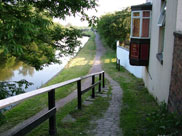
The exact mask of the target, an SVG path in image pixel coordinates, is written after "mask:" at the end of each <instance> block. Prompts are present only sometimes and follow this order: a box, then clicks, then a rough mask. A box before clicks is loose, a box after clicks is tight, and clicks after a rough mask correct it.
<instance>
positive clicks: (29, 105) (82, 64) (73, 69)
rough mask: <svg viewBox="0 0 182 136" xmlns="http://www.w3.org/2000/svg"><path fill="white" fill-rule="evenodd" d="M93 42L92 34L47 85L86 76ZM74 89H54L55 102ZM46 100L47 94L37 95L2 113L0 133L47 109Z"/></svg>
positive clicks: (72, 87)
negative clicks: (3, 117) (2, 119)
mask: <svg viewBox="0 0 182 136" xmlns="http://www.w3.org/2000/svg"><path fill="white" fill-rule="evenodd" d="M94 40H95V37H94V34H93V33H92V36H91V37H90V39H89V41H88V42H87V43H86V45H85V46H84V48H83V49H81V50H80V52H79V53H78V55H77V56H76V57H75V58H74V59H72V60H71V61H70V62H69V63H68V64H67V65H66V67H65V68H64V69H63V70H62V71H61V73H59V74H58V75H57V76H56V77H55V78H53V79H52V80H51V81H50V82H49V83H47V85H51V84H55V83H59V82H63V81H66V80H69V79H72V78H76V77H80V76H84V75H86V74H88V72H89V70H90V68H91V66H92V64H93V59H94V56H95V50H96V47H95V43H94ZM75 89H76V84H73V85H68V86H65V87H62V88H59V89H56V100H59V99H61V98H63V97H65V96H67V95H68V94H70V93H71V92H72V91H73V90H75ZM47 99H48V98H47V94H43V95H39V96H37V97H34V98H31V99H28V100H26V101H24V102H22V103H20V104H18V105H16V106H15V107H13V108H12V109H11V110H9V111H6V112H4V113H3V114H4V116H5V122H3V123H2V124H1V125H0V133H2V132H3V131H5V130H8V129H10V128H11V127H12V126H15V125H16V124H18V123H19V122H22V121H23V120H25V119H27V118H29V117H31V116H33V115H34V114H36V113H37V112H39V111H40V110H42V109H43V108H45V107H47Z"/></svg>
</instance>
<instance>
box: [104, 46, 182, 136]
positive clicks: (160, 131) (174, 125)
mask: <svg viewBox="0 0 182 136" xmlns="http://www.w3.org/2000/svg"><path fill="white" fill-rule="evenodd" d="M102 63H103V69H104V70H105V71H106V72H107V73H108V74H109V75H110V76H111V77H112V78H113V79H114V80H115V81H117V82H118V83H119V84H120V86H121V87H122V89H123V105H122V110H121V114H120V126H121V128H122V130H123V133H124V136H157V135H170V136H178V135H179V133H180V132H181V130H182V127H181V126H182V120H181V119H180V118H179V117H178V116H177V115H175V114H171V113H169V112H168V111H167V108H166V105H165V104H162V105H158V104H157V102H156V100H155V99H154V98H153V96H151V95H150V94H149V93H148V90H147V89H146V88H145V87H144V83H143V81H142V79H138V78H136V77H135V76H133V75H132V74H130V73H129V72H128V71H127V70H125V69H124V68H123V67H121V71H118V70H116V53H115V51H114V50H112V49H110V48H108V47H106V53H105V55H104V56H103V57H102Z"/></svg>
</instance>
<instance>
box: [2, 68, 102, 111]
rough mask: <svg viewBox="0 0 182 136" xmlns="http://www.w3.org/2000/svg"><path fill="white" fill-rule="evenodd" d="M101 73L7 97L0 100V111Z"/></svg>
mask: <svg viewBox="0 0 182 136" xmlns="http://www.w3.org/2000/svg"><path fill="white" fill-rule="evenodd" d="M103 72H104V71H101V72H97V73H93V74H89V75H86V76H82V77H78V78H74V79H71V80H68V81H64V82H61V83H58V84H54V85H51V86H48V87H44V88H40V89H37V90H34V91H30V92H27V93H24V94H19V95H16V96H12V97H9V98H6V99H2V100H0V109H2V108H5V107H7V106H9V105H12V104H14V103H18V102H20V101H23V100H26V99H28V98H31V97H33V96H36V95H40V94H42V93H46V92H49V91H51V90H53V89H57V88H60V87H63V86H65V85H68V84H71V83H74V82H77V81H78V80H83V79H86V78H88V77H91V76H93V75H99V74H102V73H103Z"/></svg>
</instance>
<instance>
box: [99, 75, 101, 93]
mask: <svg viewBox="0 0 182 136" xmlns="http://www.w3.org/2000/svg"><path fill="white" fill-rule="evenodd" d="M99 82H100V83H99V93H100V92H101V73H100V74H99Z"/></svg>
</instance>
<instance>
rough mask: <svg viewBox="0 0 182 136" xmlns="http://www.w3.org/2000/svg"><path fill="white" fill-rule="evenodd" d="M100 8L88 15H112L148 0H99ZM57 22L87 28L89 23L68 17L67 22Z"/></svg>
mask: <svg viewBox="0 0 182 136" xmlns="http://www.w3.org/2000/svg"><path fill="white" fill-rule="evenodd" d="M97 1H98V2H97V3H98V5H99V6H98V7H97V8H96V9H97V12H95V10H89V11H88V12H87V13H88V15H90V16H92V15H96V16H97V17H100V16H102V15H104V14H106V13H112V12H115V11H120V10H122V9H123V8H126V7H130V6H131V5H138V4H142V3H145V2H146V0H97ZM54 21H55V22H59V23H61V24H62V25H66V24H68V23H70V24H72V25H73V26H87V25H88V24H87V22H86V21H85V22H81V21H80V17H79V16H76V17H67V18H66V20H59V19H54Z"/></svg>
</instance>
